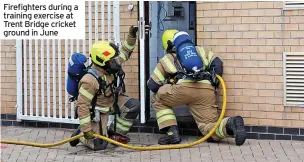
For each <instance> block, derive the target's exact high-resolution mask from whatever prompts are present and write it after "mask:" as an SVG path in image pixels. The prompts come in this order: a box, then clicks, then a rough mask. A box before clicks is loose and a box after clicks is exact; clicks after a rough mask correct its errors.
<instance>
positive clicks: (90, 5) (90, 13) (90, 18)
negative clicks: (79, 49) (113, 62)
mask: <svg viewBox="0 0 304 162" xmlns="http://www.w3.org/2000/svg"><path fill="white" fill-rule="evenodd" d="M91 47H92V1H89V54H91ZM91 63H92V59H91V57H89V64H91Z"/></svg>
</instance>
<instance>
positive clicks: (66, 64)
mask: <svg viewBox="0 0 304 162" xmlns="http://www.w3.org/2000/svg"><path fill="white" fill-rule="evenodd" d="M68 43H69V42H68V39H65V40H64V56H65V58H64V61H65V73H64V75H65V87H66V86H67V77H68V63H69V58H68V57H69V56H68ZM64 101H65V104H64V108H65V113H64V117H65V118H66V119H68V117H69V111H68V106H69V103H68V102H69V100H68V92H67V91H65V94H64Z"/></svg>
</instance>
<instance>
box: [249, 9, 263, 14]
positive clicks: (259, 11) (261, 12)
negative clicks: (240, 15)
mask: <svg viewBox="0 0 304 162" xmlns="http://www.w3.org/2000/svg"><path fill="white" fill-rule="evenodd" d="M249 15H250V16H264V15H265V10H256V9H251V10H249Z"/></svg>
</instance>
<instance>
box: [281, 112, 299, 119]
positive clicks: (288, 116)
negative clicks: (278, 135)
mask: <svg viewBox="0 0 304 162" xmlns="http://www.w3.org/2000/svg"><path fill="white" fill-rule="evenodd" d="M283 119H292V120H299V119H300V114H299V113H285V114H284V115H283Z"/></svg>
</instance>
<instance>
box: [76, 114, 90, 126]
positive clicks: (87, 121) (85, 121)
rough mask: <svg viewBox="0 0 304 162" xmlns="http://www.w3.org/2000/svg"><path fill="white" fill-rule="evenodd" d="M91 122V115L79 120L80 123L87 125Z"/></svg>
mask: <svg viewBox="0 0 304 162" xmlns="http://www.w3.org/2000/svg"><path fill="white" fill-rule="evenodd" d="M90 122H91V117H90V116H87V117H85V118H83V119H80V120H79V123H80V125H85V124H87V123H90Z"/></svg>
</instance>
